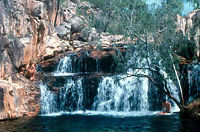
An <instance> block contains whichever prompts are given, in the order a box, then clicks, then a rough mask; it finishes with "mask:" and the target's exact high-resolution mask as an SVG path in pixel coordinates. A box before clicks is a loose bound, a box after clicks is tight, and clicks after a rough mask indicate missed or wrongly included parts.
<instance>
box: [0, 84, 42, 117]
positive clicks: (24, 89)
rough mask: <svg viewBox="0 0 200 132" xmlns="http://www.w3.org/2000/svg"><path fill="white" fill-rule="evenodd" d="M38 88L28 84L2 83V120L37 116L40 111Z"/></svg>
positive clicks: (0, 93) (0, 91)
mask: <svg viewBox="0 0 200 132" xmlns="http://www.w3.org/2000/svg"><path fill="white" fill-rule="evenodd" d="M39 101H40V92H39V89H38V87H36V85H34V84H30V83H28V82H24V83H10V82H8V81H2V80H1V81H0V120H5V119H15V118H19V117H22V116H36V115H37V114H38V113H39V109H40V103H39Z"/></svg>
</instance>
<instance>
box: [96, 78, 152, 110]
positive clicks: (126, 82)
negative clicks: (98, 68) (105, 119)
mask: <svg viewBox="0 0 200 132" xmlns="http://www.w3.org/2000/svg"><path fill="white" fill-rule="evenodd" d="M118 78H123V76H114V77H104V78H103V79H102V81H101V82H100V84H99V87H98V95H97V96H96V98H95V102H94V104H93V107H94V110H96V111H116V112H117V111H125V112H129V111H133V110H135V111H136V110H137V111H143V112H144V111H148V96H147V92H148V80H147V79H138V78H134V77H128V78H126V79H121V80H119V81H117V82H115V80H116V79H118Z"/></svg>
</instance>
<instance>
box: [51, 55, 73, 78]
mask: <svg viewBox="0 0 200 132" xmlns="http://www.w3.org/2000/svg"><path fill="white" fill-rule="evenodd" d="M73 74H74V73H72V59H71V58H70V56H66V57H64V58H63V59H61V60H60V62H59V64H58V67H57V70H56V71H55V73H54V76H68V75H73Z"/></svg>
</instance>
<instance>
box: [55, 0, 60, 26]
mask: <svg viewBox="0 0 200 132" xmlns="http://www.w3.org/2000/svg"><path fill="white" fill-rule="evenodd" d="M59 9H60V0H57V8H56V17H55V21H54V27H55V26H56V24H57V18H58V12H59Z"/></svg>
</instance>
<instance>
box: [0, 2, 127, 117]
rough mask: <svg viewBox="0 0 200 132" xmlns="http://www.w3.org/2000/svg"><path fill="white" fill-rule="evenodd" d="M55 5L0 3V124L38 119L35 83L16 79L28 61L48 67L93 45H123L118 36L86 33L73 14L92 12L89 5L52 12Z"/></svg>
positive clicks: (83, 23) (62, 6)
mask: <svg viewBox="0 0 200 132" xmlns="http://www.w3.org/2000/svg"><path fill="white" fill-rule="evenodd" d="M57 2H58V1H57V0H1V1H0V40H1V41H0V120H4V119H13V118H17V117H21V116H32V115H37V114H38V112H39V104H40V100H39V96H40V92H39V89H38V87H37V84H36V83H37V81H30V80H28V79H26V78H24V77H23V76H22V75H20V74H19V73H20V71H21V70H22V67H24V66H25V65H27V64H29V62H30V61H34V62H36V63H37V64H39V63H41V64H43V65H44V66H45V67H48V66H49V64H50V65H51V64H52V62H54V60H56V58H55V57H57V60H59V58H60V57H61V56H60V55H59V54H62V53H66V52H70V53H71V52H78V51H80V50H86V49H87V50H88V49H94V48H95V47H98V46H97V44H96V43H97V41H102V42H103V43H104V45H103V46H104V47H108V45H109V44H110V43H111V42H117V41H122V40H123V36H120V35H118V36H113V35H108V34H106V33H99V32H98V31H96V29H94V28H89V27H88V24H87V20H86V19H84V17H83V16H80V15H79V14H78V13H77V9H78V8H82V7H87V8H90V9H92V8H91V5H90V4H89V3H87V2H80V1H78V0H73V1H69V0H66V1H64V2H63V3H62V4H61V3H59V4H60V7H59V10H58V7H57V5H58V3H57ZM57 11H58V12H57ZM91 42H92V44H91ZM95 53H96V52H93V54H94V56H97V54H95ZM98 54H99V53H98ZM59 56H60V57H59ZM98 56H99V55H98ZM49 60H50V61H49Z"/></svg>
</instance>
